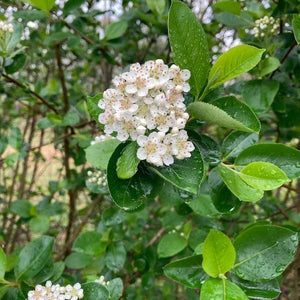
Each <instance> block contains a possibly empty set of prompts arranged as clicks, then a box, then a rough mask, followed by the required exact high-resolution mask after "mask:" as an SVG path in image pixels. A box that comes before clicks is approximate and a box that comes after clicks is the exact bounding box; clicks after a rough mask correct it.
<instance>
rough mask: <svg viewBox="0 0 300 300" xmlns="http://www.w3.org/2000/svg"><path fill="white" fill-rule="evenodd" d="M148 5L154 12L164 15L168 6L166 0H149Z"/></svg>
mask: <svg viewBox="0 0 300 300" xmlns="http://www.w3.org/2000/svg"><path fill="white" fill-rule="evenodd" d="M147 5H148V7H149V8H150V9H151V10H152V11H153V12H154V13H157V14H159V15H162V14H163V12H164V10H165V7H166V1H165V0H147Z"/></svg>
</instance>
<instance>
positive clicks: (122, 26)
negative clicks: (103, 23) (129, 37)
mask: <svg viewBox="0 0 300 300" xmlns="http://www.w3.org/2000/svg"><path fill="white" fill-rule="evenodd" d="M127 27H128V23H127V21H125V20H121V21H117V22H114V23H111V24H109V25H108V26H107V27H106V29H105V39H106V40H107V41H108V40H113V39H117V38H119V37H121V36H122V35H123V34H124V33H125V31H126V30H127Z"/></svg>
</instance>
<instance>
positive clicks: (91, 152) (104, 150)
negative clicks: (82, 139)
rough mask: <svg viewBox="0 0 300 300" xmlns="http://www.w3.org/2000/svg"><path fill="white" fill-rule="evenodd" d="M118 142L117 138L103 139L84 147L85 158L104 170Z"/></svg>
mask: <svg viewBox="0 0 300 300" xmlns="http://www.w3.org/2000/svg"><path fill="white" fill-rule="evenodd" d="M119 144H120V141H119V140H117V139H110V140H105V141H102V142H98V143H96V144H94V145H91V146H89V147H88V148H86V149H85V153H86V160H87V161H88V162H89V163H90V164H91V165H92V166H93V167H95V168H99V169H101V170H106V168H107V165H108V161H109V159H110V157H111V155H112V154H113V152H114V151H115V149H116V148H117V146H118V145H119Z"/></svg>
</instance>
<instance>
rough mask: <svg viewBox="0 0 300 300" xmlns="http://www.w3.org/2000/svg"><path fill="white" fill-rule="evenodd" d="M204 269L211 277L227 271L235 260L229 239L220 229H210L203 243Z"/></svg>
mask: <svg viewBox="0 0 300 300" xmlns="http://www.w3.org/2000/svg"><path fill="white" fill-rule="evenodd" d="M202 251H203V262H202V267H203V269H204V271H205V272H206V273H207V274H208V275H209V276H211V277H218V276H219V275H221V274H225V273H226V272H228V271H229V270H230V269H231V268H232V267H233V265H234V262H235V250H234V247H233V245H232V243H231V241H230V239H229V237H228V236H226V235H225V234H224V233H222V232H221V231H217V230H213V229H211V230H210V232H209V234H208V236H207V237H206V239H205V241H204V244H203V250H202Z"/></svg>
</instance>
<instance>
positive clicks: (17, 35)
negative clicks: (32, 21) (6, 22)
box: [6, 22, 23, 53]
mask: <svg viewBox="0 0 300 300" xmlns="http://www.w3.org/2000/svg"><path fill="white" fill-rule="evenodd" d="M13 26H14V32H13V34H12V36H11V38H10V40H9V42H8V44H7V47H6V52H7V53H11V52H12V51H13V50H14V49H15V47H16V46H17V45H18V43H19V42H20V40H21V37H22V34H23V26H22V24H20V23H18V22H13Z"/></svg>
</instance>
